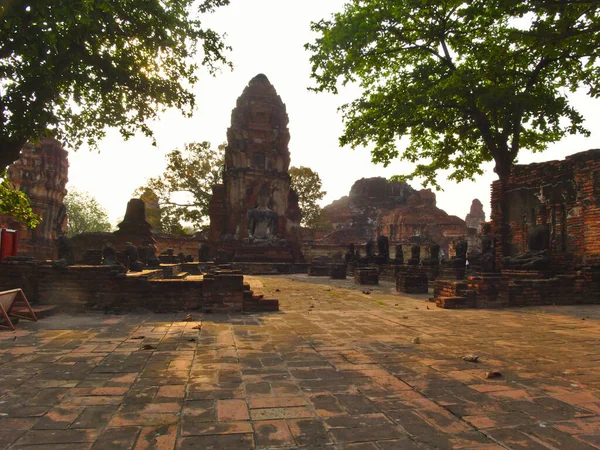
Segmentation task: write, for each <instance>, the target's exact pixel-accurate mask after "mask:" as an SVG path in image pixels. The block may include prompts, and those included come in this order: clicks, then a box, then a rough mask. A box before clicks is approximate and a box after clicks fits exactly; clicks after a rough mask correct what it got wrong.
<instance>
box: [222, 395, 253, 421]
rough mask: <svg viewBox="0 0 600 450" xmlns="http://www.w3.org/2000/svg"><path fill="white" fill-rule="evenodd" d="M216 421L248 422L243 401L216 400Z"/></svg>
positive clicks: (245, 405)
mask: <svg viewBox="0 0 600 450" xmlns="http://www.w3.org/2000/svg"><path fill="white" fill-rule="evenodd" d="M217 420H218V421H219V422H237V421H241V420H250V415H249V414H248V405H247V404H246V401H245V400H218V401H217Z"/></svg>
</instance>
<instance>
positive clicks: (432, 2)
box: [306, 0, 600, 187]
mask: <svg viewBox="0 0 600 450" xmlns="http://www.w3.org/2000/svg"><path fill="white" fill-rule="evenodd" d="M312 29H313V31H316V32H317V33H318V37H317V38H316V40H315V41H314V42H313V43H310V44H307V45H306V48H307V49H308V50H310V51H311V52H312V55H311V62H312V78H313V79H314V81H315V82H316V85H315V86H314V87H313V88H312V89H314V90H316V91H331V92H334V93H337V90H338V86H339V85H340V83H341V84H342V85H345V84H347V83H357V84H358V85H359V86H360V88H362V94H361V96H360V97H359V98H357V99H356V100H354V101H352V102H351V103H349V104H346V105H343V106H342V107H341V110H342V112H343V117H344V122H345V130H344V133H343V135H342V136H341V137H340V144H341V145H350V146H351V147H352V148H355V147H357V146H368V145H372V160H373V162H375V163H383V164H384V165H388V164H389V163H390V162H391V160H393V159H394V158H397V157H400V159H403V160H406V161H409V162H412V163H417V165H416V169H415V170H414V172H413V173H411V174H410V175H408V176H404V177H399V178H400V179H412V178H414V177H424V179H425V185H427V184H428V183H431V184H433V185H434V186H436V187H439V185H438V184H437V183H436V175H437V173H438V171H440V170H445V169H449V170H450V175H449V178H450V179H453V180H456V181H461V180H464V179H473V177H474V176H475V175H478V174H481V173H482V169H481V164H482V163H483V162H486V161H495V164H496V167H495V170H496V172H497V173H498V175H499V177H500V178H501V179H505V178H506V177H507V176H508V174H509V173H510V167H511V166H512V164H513V163H514V162H515V160H516V158H517V155H518V152H519V151H520V150H521V149H527V150H530V151H534V152H538V151H542V150H544V149H546V147H547V145H548V144H549V143H551V142H556V141H558V140H560V139H561V138H562V137H564V136H565V135H566V134H574V133H583V134H584V135H588V134H589V132H588V131H587V130H586V129H585V127H584V124H583V122H584V120H583V117H582V116H581V114H580V113H579V112H578V111H577V110H576V109H575V108H574V107H573V106H572V105H570V103H569V98H568V96H567V95H568V92H569V91H571V92H573V91H575V90H576V89H577V88H579V87H582V86H585V87H587V89H588V94H589V95H591V96H593V97H598V94H599V93H600V85H599V80H600V66H599V64H598V56H599V54H600V3H599V2H598V1H586V0H563V1H555V0H525V1H518V0H472V1H460V0H443V1H440V0H395V1H389V0H351V1H349V2H348V3H347V4H346V5H345V7H344V10H343V11H342V12H340V13H336V14H334V15H333V17H332V18H331V19H330V20H321V21H319V22H316V23H312ZM403 136H408V138H409V141H410V142H409V144H408V147H407V148H406V150H405V151H404V152H403V153H402V154H400V152H399V150H398V144H399V139H400V138H401V137H403Z"/></svg>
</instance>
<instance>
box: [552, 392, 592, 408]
mask: <svg viewBox="0 0 600 450" xmlns="http://www.w3.org/2000/svg"><path fill="white" fill-rule="evenodd" d="M556 398H557V399H558V400H561V401H563V402H565V403H570V404H571V405H584V404H586V403H595V402H600V396H599V395H596V394H593V393H591V392H579V393H572V394H567V395H558V396H556Z"/></svg>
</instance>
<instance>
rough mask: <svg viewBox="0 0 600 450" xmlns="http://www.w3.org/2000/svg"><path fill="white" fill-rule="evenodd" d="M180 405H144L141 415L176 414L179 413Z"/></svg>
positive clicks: (167, 403) (169, 403)
mask: <svg viewBox="0 0 600 450" xmlns="http://www.w3.org/2000/svg"><path fill="white" fill-rule="evenodd" d="M181 407H182V403H175V402H161V403H146V404H145V405H144V409H143V410H142V411H143V412H142V413H143V414H146V413H173V414H178V413H179V412H180V411H181Z"/></svg>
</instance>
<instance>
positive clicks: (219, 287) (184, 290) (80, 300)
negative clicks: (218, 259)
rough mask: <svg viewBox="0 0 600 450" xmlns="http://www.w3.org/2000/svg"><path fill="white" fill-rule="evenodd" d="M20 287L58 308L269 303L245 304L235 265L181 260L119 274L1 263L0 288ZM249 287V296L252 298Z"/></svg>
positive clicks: (240, 307) (217, 308)
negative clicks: (202, 266) (199, 269)
mask: <svg viewBox="0 0 600 450" xmlns="http://www.w3.org/2000/svg"><path fill="white" fill-rule="evenodd" d="M15 288H21V289H23V292H25V295H26V296H27V298H28V300H29V301H30V302H31V303H35V304H39V305H54V306H57V307H58V308H59V309H60V310H61V311H66V312H81V311H86V310H100V311H104V312H118V313H121V312H132V311H137V310H150V311H155V312H170V311H204V312H222V313H225V312H232V313H241V312H244V305H248V306H252V308H251V309H252V311H257V310H260V309H261V306H264V307H265V310H268V311H273V310H276V307H275V306H273V303H276V302H277V301H276V300H271V301H269V302H258V303H252V304H251V303H249V302H248V301H245V300H248V297H247V296H248V294H247V293H245V292H246V290H247V289H246V288H245V287H244V277H243V275H242V273H241V271H239V270H222V269H219V268H217V269H214V270H213V271H212V272H211V273H209V274H205V275H204V276H192V275H189V273H187V272H182V271H181V265H180V264H167V265H161V267H160V268H158V269H150V270H144V271H142V272H128V273H124V272H123V270H122V269H121V268H120V267H118V266H78V265H73V266H68V267H55V266H53V265H52V264H49V263H44V262H27V263H19V262H2V263H0V290H8V289H15ZM252 294H253V293H252V292H250V294H249V295H250V297H249V298H250V299H251V298H252Z"/></svg>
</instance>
